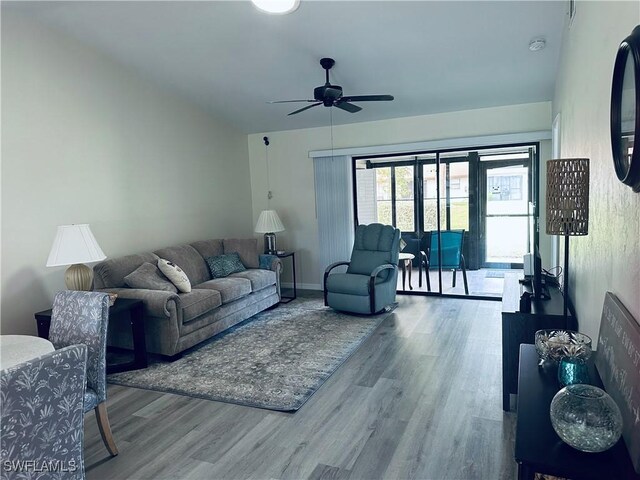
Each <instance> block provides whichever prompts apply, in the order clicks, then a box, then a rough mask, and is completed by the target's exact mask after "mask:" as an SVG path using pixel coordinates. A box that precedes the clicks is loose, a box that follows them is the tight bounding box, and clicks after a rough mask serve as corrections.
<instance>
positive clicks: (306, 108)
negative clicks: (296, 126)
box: [287, 102, 322, 116]
mask: <svg viewBox="0 0 640 480" xmlns="http://www.w3.org/2000/svg"><path fill="white" fill-rule="evenodd" d="M318 105H322V102H318V103H314V104H313V105H308V106H306V107H302V108H301V109H299V110H296V111H295V112H291V113H290V114H289V115H295V114H296V113H300V112H304V111H305V110H309V109H310V108H312V107H317V106H318ZM289 115H287V116H289Z"/></svg>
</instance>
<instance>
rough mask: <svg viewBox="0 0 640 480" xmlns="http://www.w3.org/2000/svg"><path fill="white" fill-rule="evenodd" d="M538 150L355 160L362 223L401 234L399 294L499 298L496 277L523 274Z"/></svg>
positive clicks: (533, 147)
mask: <svg viewBox="0 0 640 480" xmlns="http://www.w3.org/2000/svg"><path fill="white" fill-rule="evenodd" d="M536 148H537V146H536V145H526V146H513V147H495V148H486V149H472V150H469V151H444V152H425V153H419V154H415V155H398V156H388V155H386V156H376V157H368V158H359V159H354V188H355V198H354V205H355V217H356V220H357V222H358V223H361V224H368V223H373V222H379V223H384V224H388V225H393V226H395V227H397V228H399V229H400V230H401V232H402V240H403V242H404V243H405V244H406V245H405V246H404V248H403V250H402V252H401V253H402V255H401V261H400V264H399V267H400V275H399V277H400V279H399V281H398V292H399V293H418V292H420V293H425V294H429V293H432V294H433V293H436V294H448V295H461V296H470V295H474V294H475V295H477V296H480V297H487V296H500V295H501V293H502V283H501V282H502V280H501V278H502V277H503V276H504V274H503V272H498V271H496V270H497V269H503V270H504V269H513V268H522V256H523V255H524V254H525V253H526V252H527V251H528V250H529V248H530V245H529V244H530V232H529V225H530V222H529V217H528V215H529V212H530V209H529V208H528V207H529V202H530V201H531V200H532V193H531V192H532V189H531V183H532V181H533V179H532V169H531V165H532V161H533V159H534V156H535V152H536ZM440 245H442V248H440ZM403 272H404V281H402V277H403V275H402V273H403Z"/></svg>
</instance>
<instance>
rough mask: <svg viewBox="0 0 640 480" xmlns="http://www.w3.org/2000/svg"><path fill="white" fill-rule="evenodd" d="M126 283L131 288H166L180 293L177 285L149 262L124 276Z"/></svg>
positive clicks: (167, 290) (165, 289) (168, 290)
mask: <svg viewBox="0 0 640 480" xmlns="http://www.w3.org/2000/svg"><path fill="white" fill-rule="evenodd" d="M124 283H126V284H127V286H129V287H131V288H145V289H147V290H164V291H165V292H173V293H178V289H177V288H176V286H175V285H174V284H173V283H171V282H170V281H169V279H168V278H167V277H165V276H164V274H163V273H162V272H161V271H160V269H159V268H158V267H157V266H156V265H154V264H153V263H149V262H145V263H143V264H142V265H140V266H139V267H138V268H136V269H135V270H134V271H133V272H131V273H130V274H129V275H127V276H126V277H124Z"/></svg>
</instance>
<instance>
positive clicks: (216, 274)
mask: <svg viewBox="0 0 640 480" xmlns="http://www.w3.org/2000/svg"><path fill="white" fill-rule="evenodd" d="M206 261H207V265H209V270H210V271H211V276H212V277H213V278H222V277H227V276H229V275H231V274H232V273H236V272H244V271H245V270H246V268H244V265H243V263H242V261H241V260H240V255H238V254H237V253H228V254H225V255H216V256H215V257H207V258H206Z"/></svg>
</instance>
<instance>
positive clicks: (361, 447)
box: [85, 292, 516, 480]
mask: <svg viewBox="0 0 640 480" xmlns="http://www.w3.org/2000/svg"><path fill="white" fill-rule="evenodd" d="M307 294H308V295H314V294H317V293H316V292H312V293H307ZM398 300H399V306H398V308H397V309H396V310H395V311H394V313H393V314H392V315H390V316H389V317H388V318H387V319H386V320H385V321H384V322H383V323H382V325H381V326H380V327H379V328H378V329H377V330H376V332H375V333H374V334H373V335H372V336H371V337H370V338H369V339H368V340H367V341H366V343H365V344H363V345H362V347H360V349H359V350H358V351H357V352H356V353H355V354H354V355H353V356H352V357H351V358H349V359H348V360H347V362H345V364H344V365H342V366H341V367H340V368H339V369H338V371H337V372H336V373H334V374H333V376H332V377H331V378H330V379H329V380H328V381H327V382H326V383H325V384H324V385H323V386H322V387H321V388H320V389H319V390H318V392H316V393H315V395H313V397H311V399H310V400H309V401H308V402H307V403H306V404H305V405H304V406H303V407H302V408H301V409H300V410H299V411H298V412H296V413H295V414H289V413H281V412H273V411H269V410H262V409H257V408H250V407H243V406H239V405H231V404H226V403H219V402H212V401H208V400H199V399H194V398H189V397H184V396H179V395H171V394H163V393H158V392H151V391H147V390H139V389H134V388H128V387H121V386H115V385H110V386H109V390H108V407H109V417H110V420H111V427H112V430H113V434H114V437H115V440H116V443H117V445H118V449H119V450H120V455H118V456H117V457H114V458H110V457H109V455H108V453H107V450H106V449H105V447H104V445H103V443H102V440H101V438H100V434H99V432H98V428H97V426H96V422H95V419H94V418H93V415H91V416H87V417H86V420H85V424H86V427H85V430H86V431H85V462H86V470H87V478H88V479H89V480H92V479H126V478H133V479H172V480H173V479H182V478H184V479H282V480H285V479H327V480H328V479H336V480H337V479H363V480H364V479H367V480H368V479H378V478H380V479H409V478H411V479H487V480H494V479H511V478H515V477H516V464H515V462H514V460H513V445H514V440H513V438H514V430H515V414H514V413H503V411H502V409H501V405H502V403H501V367H500V355H501V353H500V352H501V350H500V302H488V301H477V300H461V299H447V298H444V299H443V298H435V297H416V296H398ZM212 375H215V372H212Z"/></svg>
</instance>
